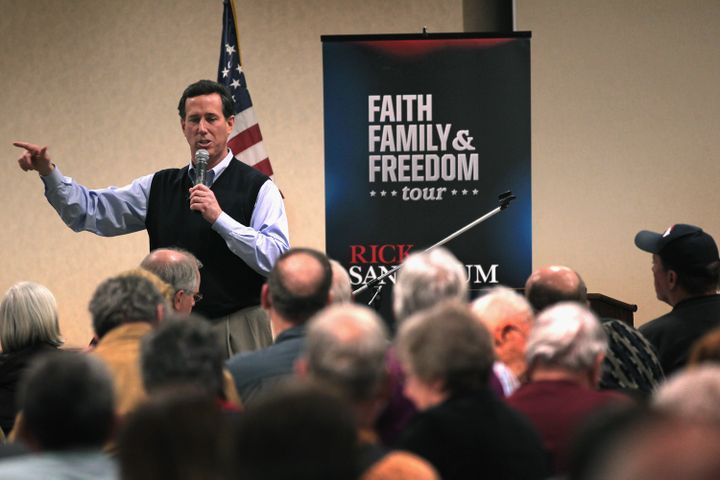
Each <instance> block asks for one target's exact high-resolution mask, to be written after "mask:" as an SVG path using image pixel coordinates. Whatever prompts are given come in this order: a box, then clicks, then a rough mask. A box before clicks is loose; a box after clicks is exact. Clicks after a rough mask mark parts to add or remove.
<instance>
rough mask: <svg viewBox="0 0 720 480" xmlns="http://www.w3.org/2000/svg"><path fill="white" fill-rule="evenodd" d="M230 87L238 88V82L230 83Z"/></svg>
mask: <svg viewBox="0 0 720 480" xmlns="http://www.w3.org/2000/svg"><path fill="white" fill-rule="evenodd" d="M230 86H231V87H233V88H239V87H240V80H238V79H235V80H233V81H232V82H230Z"/></svg>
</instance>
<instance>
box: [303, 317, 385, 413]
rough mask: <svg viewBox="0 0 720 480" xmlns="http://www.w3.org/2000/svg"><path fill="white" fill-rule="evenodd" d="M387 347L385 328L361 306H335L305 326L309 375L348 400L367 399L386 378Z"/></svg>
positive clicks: (377, 318)
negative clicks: (340, 393) (339, 392)
mask: <svg viewBox="0 0 720 480" xmlns="http://www.w3.org/2000/svg"><path fill="white" fill-rule="evenodd" d="M387 348H388V332H387V329H386V328H385V325H384V324H383V322H382V320H381V319H380V317H379V316H378V315H377V314H376V313H375V312H374V311H372V310H370V309H369V308H367V307H363V306H360V305H353V304H340V305H334V306H331V307H328V308H326V309H325V310H323V311H321V312H320V313H319V314H317V315H316V316H315V317H314V318H313V319H312V320H311V321H310V324H309V326H308V330H307V334H306V339H305V358H306V359H307V367H308V373H309V374H310V375H311V376H312V377H313V378H315V379H317V380H319V381H321V382H324V383H327V384H328V385H330V386H332V387H334V388H336V389H338V390H339V391H341V392H342V393H343V394H344V395H345V396H346V397H347V398H349V399H350V400H351V401H360V402H361V401H365V400H370V399H372V398H374V397H375V396H376V395H377V394H378V392H379V390H380V388H381V387H382V382H383V380H384V379H385V352H386V351H387Z"/></svg>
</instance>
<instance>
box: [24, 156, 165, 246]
mask: <svg viewBox="0 0 720 480" xmlns="http://www.w3.org/2000/svg"><path fill="white" fill-rule="evenodd" d="M13 145H15V146H16V147H20V148H22V149H24V152H23V154H22V156H21V157H20V158H19V159H18V165H20V168H22V169H23V170H25V171H30V170H35V171H37V172H38V173H39V174H40V178H42V181H43V183H44V184H45V197H46V198H47V199H48V201H49V202H50V204H51V205H52V206H53V208H54V209H55V210H56V211H57V212H58V214H59V215H60V218H62V220H63V221H64V222H65V224H66V225H67V226H69V227H70V228H72V229H73V230H75V231H76V232H79V231H82V230H85V231H89V232H92V233H95V234H97V235H102V236H114V235H122V234H124V233H131V232H137V231H139V230H143V229H144V228H145V214H146V212H147V202H148V197H149V193H150V184H151V183H152V177H153V176H152V175H147V176H145V177H141V178H139V179H137V180H135V181H134V182H133V183H131V184H130V185H127V186H125V187H122V188H115V187H110V188H103V189H99V190H90V189H88V188H86V187H83V186H82V185H79V184H77V183H75V182H74V181H73V180H72V179H71V178H69V177H64V176H63V175H62V173H60V171H59V170H58V168H57V167H55V165H54V164H53V163H52V161H51V159H50V155H48V153H47V147H40V146H39V145H35V144H32V143H27V142H14V143H13Z"/></svg>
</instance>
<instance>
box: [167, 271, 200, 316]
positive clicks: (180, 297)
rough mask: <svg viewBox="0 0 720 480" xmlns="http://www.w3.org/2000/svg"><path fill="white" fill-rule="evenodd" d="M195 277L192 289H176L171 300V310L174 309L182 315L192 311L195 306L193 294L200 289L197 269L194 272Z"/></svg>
mask: <svg viewBox="0 0 720 480" xmlns="http://www.w3.org/2000/svg"><path fill="white" fill-rule="evenodd" d="M196 278H197V280H196V282H195V288H194V289H193V290H178V291H177V292H175V298H174V301H173V310H175V312H177V313H179V314H182V315H187V314H189V313H190V312H192V309H193V307H194V306H195V295H197V294H198V293H199V292H198V291H199V290H200V271H199V270H198V271H197V272H196Z"/></svg>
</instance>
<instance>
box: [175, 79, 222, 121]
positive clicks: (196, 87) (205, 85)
mask: <svg viewBox="0 0 720 480" xmlns="http://www.w3.org/2000/svg"><path fill="white" fill-rule="evenodd" d="M212 93H217V94H218V95H220V100H222V110H223V115H225V118H226V119H227V118H230V117H232V116H233V115H234V113H235V101H234V100H233V98H232V94H231V93H230V90H228V88H227V87H226V86H225V85H223V84H221V83H218V82H213V81H212V80H200V81H198V82H195V83H193V84H191V85H189V86H188V87H187V88H186V89H185V91H184V92H183V94H182V97H180V102H179V103H178V113H179V114H180V118H182V119H185V113H186V112H185V102H186V100H187V99H188V98H193V97H199V96H200V95H210V94H212Z"/></svg>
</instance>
